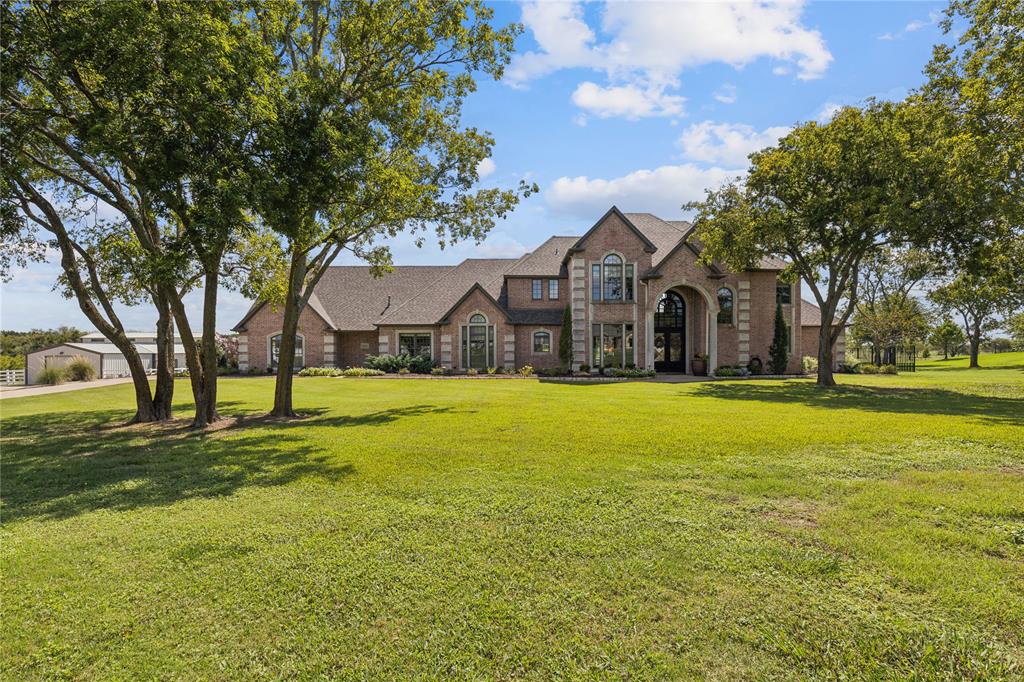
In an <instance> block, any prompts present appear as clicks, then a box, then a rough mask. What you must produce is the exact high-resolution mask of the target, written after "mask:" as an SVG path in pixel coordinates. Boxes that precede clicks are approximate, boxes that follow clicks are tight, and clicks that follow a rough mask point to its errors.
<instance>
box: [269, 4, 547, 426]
mask: <svg viewBox="0 0 1024 682" xmlns="http://www.w3.org/2000/svg"><path fill="white" fill-rule="evenodd" d="M491 19H492V10H491V9H489V8H488V7H486V6H485V5H484V4H483V3H482V2H480V1H478V0H457V1H454V2H446V3H413V4H410V3H406V2H400V1H398V0H383V1H372V2H371V1H370V0H357V1H355V2H340V1H332V2H326V1H325V2H321V1H317V0H304V1H302V2H297V3H294V4H287V5H267V6H259V7H257V8H256V9H255V11H254V12H253V14H252V15H251V20H252V23H253V25H254V26H255V30H256V32H257V33H258V34H259V35H262V36H263V37H264V39H265V41H266V43H267V44H268V45H269V46H271V47H272V48H273V50H274V53H275V54H276V55H277V62H276V73H275V76H274V78H273V79H270V80H268V92H269V95H268V110H269V111H270V112H272V115H270V116H268V117H267V118H266V119H265V120H264V122H263V125H262V127H261V128H260V129H259V130H258V133H257V135H256V137H255V139H256V142H257V146H258V150H257V152H256V155H255V158H256V159H257V161H258V163H257V169H256V174H255V175H254V177H255V178H256V180H257V187H258V191H257V192H256V193H255V195H254V197H255V208H256V213H257V214H258V216H259V218H260V219H261V220H262V221H263V222H264V223H265V224H266V225H267V226H268V227H270V228H272V229H273V230H274V231H275V232H276V233H278V234H279V235H280V237H281V241H282V244H283V248H284V252H285V253H284V259H285V260H286V262H287V272H288V274H287V278H286V282H285V284H284V286H282V287H280V290H279V291H280V296H281V299H283V300H279V301H277V303H278V304H279V305H280V307H281V309H282V311H283V323H282V341H281V347H280V353H279V361H278V363H279V365H278V370H277V382H276V386H275V393H274V406H273V409H272V414H273V415H275V416H280V417H290V416H294V414H295V412H294V410H293V406H292V372H293V369H294V352H295V342H296V331H297V328H298V322H299V316H300V315H301V313H302V311H303V309H304V308H305V306H306V305H307V303H308V301H309V298H310V296H311V295H312V292H313V289H314V288H315V286H316V284H317V282H318V281H319V280H320V278H321V277H322V276H323V274H324V272H325V271H326V269H327V268H328V267H329V266H330V265H331V264H332V263H333V262H334V260H335V259H336V258H337V256H338V255H339V254H340V253H342V252H343V251H349V252H351V253H352V254H354V255H355V256H356V257H358V258H361V259H364V260H366V261H368V262H369V263H370V264H371V265H373V266H374V267H375V269H376V270H377V271H378V272H383V271H385V270H386V269H387V268H388V267H389V265H390V252H389V251H388V249H387V248H386V247H384V246H383V245H382V244H381V240H382V239H384V238H387V237H393V236H395V235H397V234H399V233H400V232H402V231H410V232H417V233H419V237H418V239H419V242H421V241H422V239H423V238H424V236H425V235H426V234H429V233H430V232H432V233H433V234H435V236H436V238H437V239H438V241H439V242H440V244H441V246H442V247H443V246H444V245H446V244H448V243H451V242H454V241H458V240H462V239H481V238H482V237H483V236H484V235H485V234H486V233H487V231H488V230H489V229H490V227H491V226H492V225H493V224H494V222H495V220H496V219H498V218H500V217H501V216H503V215H505V214H506V213H507V212H508V211H509V210H511V209H512V208H513V207H514V206H515V204H516V202H517V201H518V198H519V197H520V196H521V194H522V193H525V192H526V191H528V189H529V188H525V187H522V186H520V188H519V189H517V190H502V189H497V188H488V189H477V188H476V183H477V181H478V174H477V170H476V169H477V165H478V164H479V162H480V161H482V160H483V159H485V158H487V157H488V156H489V155H490V150H491V146H492V144H493V140H492V138H491V137H490V136H489V135H488V134H486V133H483V132H481V131H478V130H476V129H474V128H472V127H465V126H463V124H462V122H461V114H462V105H463V102H464V100H465V98H466V97H467V96H468V95H469V94H470V93H472V92H473V90H474V89H475V80H474V79H475V76H476V75H477V74H480V73H483V74H486V75H488V76H492V77H494V78H498V77H500V75H501V73H502V69H503V67H504V66H505V64H506V63H507V62H508V59H509V54H510V50H511V48H512V41H513V38H514V36H515V34H516V30H517V28H516V27H514V26H512V27H506V28H501V29H498V28H495V27H493V26H492V24H491ZM419 242H418V243H419Z"/></svg>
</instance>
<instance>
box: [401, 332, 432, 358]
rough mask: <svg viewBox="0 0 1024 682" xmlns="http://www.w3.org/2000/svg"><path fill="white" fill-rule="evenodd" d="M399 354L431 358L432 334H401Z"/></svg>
mask: <svg viewBox="0 0 1024 682" xmlns="http://www.w3.org/2000/svg"><path fill="white" fill-rule="evenodd" d="M398 352H399V353H406V354H408V355H422V356H424V357H428V358H429V357H431V349H430V334H399V335H398Z"/></svg>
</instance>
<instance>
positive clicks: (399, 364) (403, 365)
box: [363, 353, 435, 374]
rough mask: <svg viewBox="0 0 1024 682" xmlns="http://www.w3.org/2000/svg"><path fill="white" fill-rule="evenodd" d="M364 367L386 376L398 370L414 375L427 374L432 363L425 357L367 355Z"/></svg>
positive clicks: (404, 354) (432, 365)
mask: <svg viewBox="0 0 1024 682" xmlns="http://www.w3.org/2000/svg"><path fill="white" fill-rule="evenodd" d="M363 365H364V366H365V367H368V368H370V369H379V370H381V371H382V372H386V373H388V374H394V373H396V372H397V371H398V370H400V369H407V370H409V371H410V372H413V373H415V374H429V373H430V371H431V370H432V369H433V368H434V365H435V363H434V361H433V360H431V359H430V358H428V357H427V356H425V355H410V354H408V353H399V354H398V355H388V354H386V353H385V354H383V355H368V356H366V360H365V361H364V362H363Z"/></svg>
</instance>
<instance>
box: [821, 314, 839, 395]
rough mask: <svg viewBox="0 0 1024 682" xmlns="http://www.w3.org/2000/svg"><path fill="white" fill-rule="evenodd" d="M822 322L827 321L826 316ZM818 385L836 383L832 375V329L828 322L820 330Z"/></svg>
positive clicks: (833, 384) (832, 384)
mask: <svg viewBox="0 0 1024 682" xmlns="http://www.w3.org/2000/svg"><path fill="white" fill-rule="evenodd" d="M822 322H823V323H824V322H825V320H824V316H822ZM818 385H819V386H835V385H836V380H835V377H833V376H832V330H831V329H830V328H829V326H828V325H827V324H822V325H821V327H820V328H819V331H818Z"/></svg>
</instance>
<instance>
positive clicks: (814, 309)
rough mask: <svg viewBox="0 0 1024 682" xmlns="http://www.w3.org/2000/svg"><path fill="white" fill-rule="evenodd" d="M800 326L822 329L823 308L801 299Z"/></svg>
mask: <svg viewBox="0 0 1024 682" xmlns="http://www.w3.org/2000/svg"><path fill="white" fill-rule="evenodd" d="M800 326H801V327H820V326H821V308H819V307H818V306H816V305H814V304H813V303H811V302H810V301H805V300H804V299H802V298H801V299H800Z"/></svg>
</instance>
